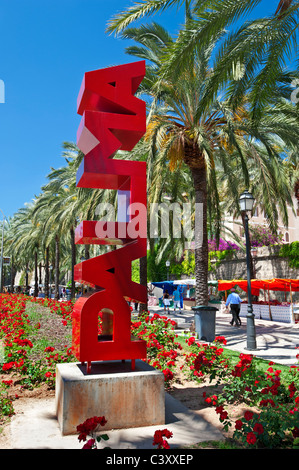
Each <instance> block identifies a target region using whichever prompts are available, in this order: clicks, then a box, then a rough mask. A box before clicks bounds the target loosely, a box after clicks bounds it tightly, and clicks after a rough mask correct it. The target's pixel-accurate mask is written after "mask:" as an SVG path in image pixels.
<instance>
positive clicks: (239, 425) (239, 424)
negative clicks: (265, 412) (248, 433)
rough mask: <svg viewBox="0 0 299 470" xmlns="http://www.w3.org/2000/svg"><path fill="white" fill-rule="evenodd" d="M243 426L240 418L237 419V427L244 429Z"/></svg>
mask: <svg viewBox="0 0 299 470" xmlns="http://www.w3.org/2000/svg"><path fill="white" fill-rule="evenodd" d="M242 426H243V423H242V421H241V420H240V419H237V421H236V422H235V428H236V429H242Z"/></svg>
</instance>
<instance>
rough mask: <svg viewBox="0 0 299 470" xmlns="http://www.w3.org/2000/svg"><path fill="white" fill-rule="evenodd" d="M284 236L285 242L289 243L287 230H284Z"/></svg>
mask: <svg viewBox="0 0 299 470" xmlns="http://www.w3.org/2000/svg"><path fill="white" fill-rule="evenodd" d="M284 238H285V241H286V242H287V243H289V241H290V237H289V234H288V232H286V233H285V234H284Z"/></svg>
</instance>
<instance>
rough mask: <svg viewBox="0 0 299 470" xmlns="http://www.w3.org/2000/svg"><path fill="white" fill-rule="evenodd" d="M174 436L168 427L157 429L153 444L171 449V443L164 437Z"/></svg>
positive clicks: (159, 447)
mask: <svg viewBox="0 0 299 470" xmlns="http://www.w3.org/2000/svg"><path fill="white" fill-rule="evenodd" d="M172 436H173V434H172V432H171V431H169V430H168V429H162V430H161V429H159V430H157V431H155V434H154V440H153V446H154V445H157V446H158V447H157V448H158V449H169V444H168V442H167V441H166V440H165V439H163V437H166V439H170V438H171V437H172Z"/></svg>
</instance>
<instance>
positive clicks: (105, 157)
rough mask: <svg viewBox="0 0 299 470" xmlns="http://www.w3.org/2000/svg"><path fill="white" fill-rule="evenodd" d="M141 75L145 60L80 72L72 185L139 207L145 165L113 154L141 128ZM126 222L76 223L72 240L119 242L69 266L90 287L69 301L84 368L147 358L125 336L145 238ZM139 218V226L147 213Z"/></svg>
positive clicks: (140, 293) (143, 292)
mask: <svg viewBox="0 0 299 470" xmlns="http://www.w3.org/2000/svg"><path fill="white" fill-rule="evenodd" d="M144 75H145V62H144V61H141V62H135V63H131V64H126V65H121V66H116V67H110V68H107V69H102V70H95V71H92V72H87V73H85V75H84V79H83V82H82V86H81V89H80V93H79V96H78V114H80V115H82V120H81V123H80V126H79V129H78V135H77V143H78V147H79V148H80V149H81V150H82V152H83V153H84V155H85V156H84V160H83V162H82V164H81V167H80V168H79V170H78V174H77V186H78V187H82V188H102V189H113V190H117V191H119V194H120V195H123V196H124V197H125V198H126V199H125V201H126V205H127V204H128V203H129V204H130V207H134V204H135V203H139V205H138V207H144V208H146V163H145V162H134V161H125V160H117V159H113V158H112V157H113V156H114V155H115V154H116V152H117V151H118V150H132V149H133V148H134V146H135V145H136V144H137V142H138V141H139V140H140V138H141V137H142V135H143V134H144V132H145V130H146V108H145V103H144V102H143V101H142V100H140V99H138V98H137V97H135V96H134V94H135V92H136V90H137V89H138V86H139V85H140V83H141V81H142V80H143V78H144ZM128 196H129V199H128ZM132 204H133V206H132ZM126 205H125V208H126V207H127V206H126ZM130 222H132V215H129V216H128V219H126V220H125V221H123V220H120V221H117V222H103V221H101V222H100V221H99V222H97V221H82V222H81V224H80V225H79V226H78V227H77V229H76V235H75V241H76V243H77V244H106V245H121V248H118V249H115V250H112V251H109V252H107V253H106V254H104V255H101V256H98V257H95V258H92V259H89V260H86V261H84V262H82V263H80V264H77V265H76V266H75V280H76V281H79V282H84V283H85V284H87V285H90V286H92V287H94V288H95V290H94V292H93V293H91V294H89V295H85V296H82V297H80V298H79V299H78V300H77V301H76V303H75V306H74V311H73V351H74V354H75V356H76V357H77V359H78V360H79V361H81V362H82V363H83V362H87V371H88V372H90V368H91V362H92V361H101V360H125V359H130V360H131V361H132V368H134V364H135V359H145V358H146V343H145V342H144V341H141V340H138V339H136V338H132V337H131V331H130V330H131V312H130V308H129V305H128V303H127V300H126V299H129V298H130V299H132V300H135V301H138V302H141V303H145V302H146V299H147V289H146V287H144V286H141V285H139V284H137V283H135V282H133V281H132V280H131V263H132V261H133V260H135V259H138V258H141V257H143V256H146V242H147V240H146V233H145V234H142V236H141V233H140V230H139V231H138V235H137V236H134V233H133V234H132V233H130V231H129V230H128V226H129V224H130ZM139 223H141V224H142V225H143V226H144V227H145V229H146V225H147V222H146V212H145V214H141V215H140V217H139ZM104 229H105V230H104ZM131 232H132V231H131ZM133 232H134V231H133ZM102 233H103V235H101V234H102ZM109 233H112V234H113V235H112V236H109ZM106 234H108V235H106ZM99 315H101V318H102V333H101V334H100V335H99V334H98V321H99Z"/></svg>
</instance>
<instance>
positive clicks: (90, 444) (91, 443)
mask: <svg viewBox="0 0 299 470" xmlns="http://www.w3.org/2000/svg"><path fill="white" fill-rule="evenodd" d="M94 444H95V439H89V440H88V441H87V442H86V444H84V446H83V447H82V449H94V448H95V447H94Z"/></svg>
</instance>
